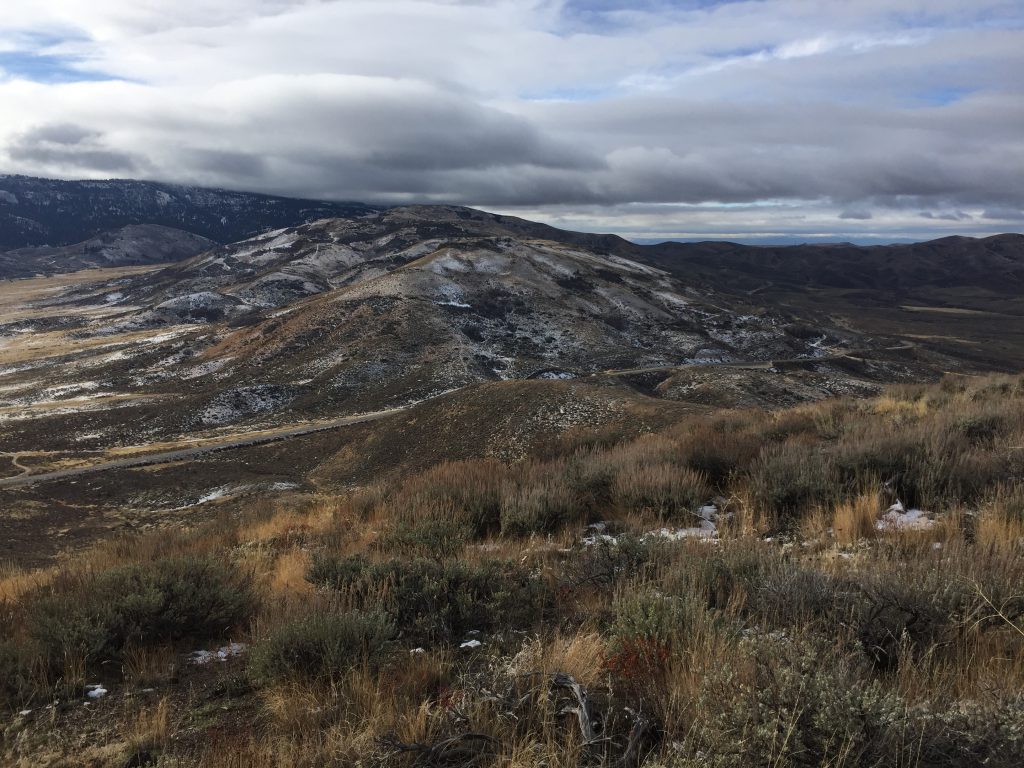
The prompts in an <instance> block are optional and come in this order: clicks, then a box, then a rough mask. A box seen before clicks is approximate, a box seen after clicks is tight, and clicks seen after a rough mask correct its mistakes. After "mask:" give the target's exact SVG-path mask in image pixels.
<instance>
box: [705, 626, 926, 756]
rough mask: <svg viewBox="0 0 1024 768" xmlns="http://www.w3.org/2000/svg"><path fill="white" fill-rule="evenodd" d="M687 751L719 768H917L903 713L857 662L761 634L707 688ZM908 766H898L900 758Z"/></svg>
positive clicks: (812, 645) (826, 650) (805, 642)
mask: <svg viewBox="0 0 1024 768" xmlns="http://www.w3.org/2000/svg"><path fill="white" fill-rule="evenodd" d="M698 711H701V712H709V713H714V714H713V716H711V717H706V718H701V720H700V721H699V722H698V723H697V724H696V725H695V729H694V732H693V736H692V743H691V744H690V745H689V748H690V749H692V750H693V751H694V752H696V753H698V754H703V755H704V756H706V760H707V761H706V763H705V764H706V765H711V766H717V767H718V768H760V766H765V765H771V766H778V767H779V768H789V767H790V766H793V767H796V766H824V765H851V766H853V765H856V766H883V765H905V764H908V765H909V764H913V761H912V760H910V758H912V756H913V751H912V750H913V747H914V746H916V745H913V744H909V743H907V742H906V740H905V738H904V733H903V731H904V726H905V708H904V706H903V704H902V702H901V701H900V700H899V699H898V698H897V697H896V696H895V695H894V694H891V693H889V692H887V691H886V690H885V689H884V688H883V687H882V686H881V685H880V684H879V683H877V682H872V681H871V680H870V676H869V672H868V670H866V669H865V667H864V664H863V663H862V662H861V661H859V660H858V659H857V658H856V657H852V656H845V655H840V654H837V653H836V652H835V651H834V650H832V649H831V648H828V647H827V646H823V645H821V644H819V643H813V642H811V641H809V640H806V639H801V638H779V637H777V638H772V637H769V636H764V635H756V636H753V637H751V638H748V639H747V640H745V641H744V642H742V643H741V644H740V648H739V651H738V655H737V658H736V659H735V663H734V664H730V665H728V666H725V667H723V668H721V669H719V670H717V671H714V672H712V674H711V675H709V677H708V678H707V680H706V681H705V685H704V688H703V691H702V692H701V695H700V700H699V703H698ZM901 757H902V758H903V759H900V758H901Z"/></svg>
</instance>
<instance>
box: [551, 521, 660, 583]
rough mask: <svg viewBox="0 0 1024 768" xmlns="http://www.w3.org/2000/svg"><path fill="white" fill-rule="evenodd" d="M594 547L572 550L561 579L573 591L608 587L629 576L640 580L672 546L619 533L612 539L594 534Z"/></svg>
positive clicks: (655, 539)
mask: <svg viewBox="0 0 1024 768" xmlns="http://www.w3.org/2000/svg"><path fill="white" fill-rule="evenodd" d="M592 535H593V537H594V539H593V541H592V542H591V543H589V544H587V545H585V546H580V547H576V548H575V549H573V550H572V552H571V553H570V554H569V557H568V558H567V560H566V562H565V564H564V565H563V566H562V577H563V580H564V582H565V583H566V584H568V585H569V586H571V587H579V586H584V585H592V586H600V587H608V586H611V585H613V584H615V583H616V582H617V581H619V580H620V579H622V578H623V577H627V576H637V575H639V574H640V573H642V572H643V569H645V568H646V567H647V566H648V564H651V563H652V562H656V561H660V560H664V559H665V557H659V556H658V555H659V554H660V553H662V552H663V551H665V550H667V549H668V548H669V543H668V542H665V541H664V540H661V539H657V538H648V539H644V538H641V537H640V536H635V535H632V534H628V533H620V534H618V535H617V536H615V537H614V538H613V539H605V538H601V535H599V534H598V533H596V532H595V533H593V534H592Z"/></svg>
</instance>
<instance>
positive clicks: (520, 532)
mask: <svg viewBox="0 0 1024 768" xmlns="http://www.w3.org/2000/svg"><path fill="white" fill-rule="evenodd" d="M579 513H580V507H579V505H578V504H577V502H576V497H575V495H574V494H573V492H572V489H571V488H570V487H569V484H568V482H567V481H566V480H565V478H564V477H555V476H539V477H523V478H519V477H517V478H515V479H512V480H509V481H508V483H507V485H506V488H505V493H504V497H503V499H502V504H501V533H502V535H505V536H525V535H528V534H531V533H551V532H553V531H556V530H558V529H559V528H560V527H562V526H563V525H565V524H566V523H568V522H569V521H571V520H574V519H578V518H581V517H582V516H581V515H580V514H579Z"/></svg>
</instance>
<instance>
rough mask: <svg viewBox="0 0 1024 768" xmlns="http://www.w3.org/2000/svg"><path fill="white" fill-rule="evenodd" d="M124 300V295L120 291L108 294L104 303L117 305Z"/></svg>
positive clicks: (104, 298)
mask: <svg viewBox="0 0 1024 768" xmlns="http://www.w3.org/2000/svg"><path fill="white" fill-rule="evenodd" d="M123 298H124V294H123V293H121V292H120V291H113V292H112V293H108V294H107V295H106V296H104V297H103V301H104V303H106V304H116V303H117V302H119V301H120V300H121V299H123Z"/></svg>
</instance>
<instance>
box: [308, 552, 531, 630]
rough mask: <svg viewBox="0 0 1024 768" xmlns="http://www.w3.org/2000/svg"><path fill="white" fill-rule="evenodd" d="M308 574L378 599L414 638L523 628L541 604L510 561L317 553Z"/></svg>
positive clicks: (364, 598)
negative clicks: (368, 557) (384, 559)
mask: <svg viewBox="0 0 1024 768" xmlns="http://www.w3.org/2000/svg"><path fill="white" fill-rule="evenodd" d="M308 579H309V580H310V581H311V582H313V583H314V584H319V585H322V586H327V587H331V588H332V589H336V590H339V591H341V592H343V593H344V594H345V595H347V597H348V599H349V600H350V601H352V602H353V603H354V604H355V605H365V606H368V607H369V606H374V607H380V608H381V609H383V610H384V611H386V612H387V613H388V615H389V616H391V617H392V618H393V620H394V621H395V623H396V625H397V627H398V630H399V632H400V633H401V635H402V636H403V637H405V638H409V639H410V640H412V641H415V642H448V641H452V640H457V639H460V638H461V637H462V636H463V634H464V633H465V632H467V631H469V630H488V629H492V628H496V627H502V628H509V629H512V628H515V629H524V628H528V627H531V626H533V625H534V624H536V623H537V622H538V621H539V620H540V619H541V618H542V617H543V615H544V613H545V611H546V610H547V606H548V603H549V601H550V596H549V594H548V589H547V586H546V584H545V583H544V582H543V581H542V580H540V579H539V578H538V577H537V576H535V575H534V573H533V572H532V571H531V570H530V569H528V568H526V567H524V566H521V565H519V564H517V563H510V562H502V561H496V560H492V561H486V562H483V563H478V564H477V563H467V562H461V561H456V562H447V563H439V562H436V561H433V560H425V559H416V560H410V561H405V560H390V561H387V562H383V563H371V562H369V561H367V560H366V559H365V558H361V557H340V558H339V557H319V558H316V559H315V560H314V562H313V565H312V567H311V569H310V572H309V576H308Z"/></svg>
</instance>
